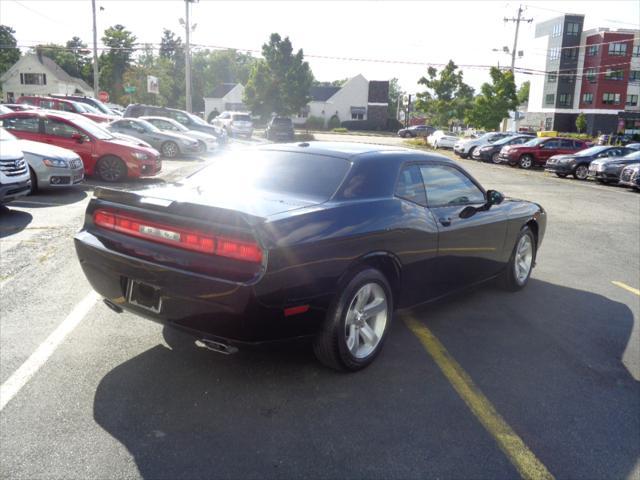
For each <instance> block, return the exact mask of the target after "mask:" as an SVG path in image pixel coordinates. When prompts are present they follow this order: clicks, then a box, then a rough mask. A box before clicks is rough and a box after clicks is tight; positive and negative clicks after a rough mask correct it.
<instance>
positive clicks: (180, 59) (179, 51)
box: [158, 28, 195, 108]
mask: <svg viewBox="0 0 640 480" xmlns="http://www.w3.org/2000/svg"><path fill="white" fill-rule="evenodd" d="M159 57H160V58H159V59H158V67H159V69H160V70H161V72H158V78H161V77H163V76H164V73H165V71H166V69H167V68H168V67H170V68H172V70H173V76H172V78H171V81H170V86H171V88H170V91H169V92H168V97H167V101H168V106H169V107H177V108H184V105H185V95H186V87H185V78H184V69H185V52H184V44H183V43H182V39H181V38H180V37H177V36H176V34H175V33H174V32H172V31H171V30H168V29H166V28H165V29H164V30H163V32H162V38H161V39H160V52H159ZM192 72H193V68H192ZM194 76H195V75H193V74H192V80H191V82H192V84H193V77H194ZM165 83H166V82H165ZM192 86H193V85H192ZM160 90H161V91H162V84H161V85H160Z"/></svg>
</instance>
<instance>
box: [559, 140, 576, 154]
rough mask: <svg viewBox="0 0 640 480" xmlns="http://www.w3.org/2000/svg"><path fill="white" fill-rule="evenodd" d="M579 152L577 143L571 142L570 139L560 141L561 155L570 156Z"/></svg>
mask: <svg viewBox="0 0 640 480" xmlns="http://www.w3.org/2000/svg"><path fill="white" fill-rule="evenodd" d="M577 150H578V147H577V142H574V141H573V140H570V139H568V138H562V139H560V148H559V150H558V153H559V154H561V155H569V154H572V153H575V152H576V151H577Z"/></svg>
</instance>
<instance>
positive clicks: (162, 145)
mask: <svg viewBox="0 0 640 480" xmlns="http://www.w3.org/2000/svg"><path fill="white" fill-rule="evenodd" d="M106 128H107V129H108V130H109V131H111V132H114V133H120V134H125V135H129V136H131V137H136V138H139V139H140V140H143V141H145V142H147V143H148V144H150V145H151V146H152V147H153V148H155V149H156V150H158V151H159V152H160V153H161V154H162V155H163V156H165V157H167V158H175V157H177V156H178V155H180V154H182V155H193V154H197V153H198V148H199V145H198V141H197V140H193V139H192V138H189V137H187V136H186V135H181V134H179V133H174V132H165V131H162V130H160V129H159V128H158V127H156V126H154V125H152V124H150V123H149V122H147V121H146V120H141V119H139V118H122V119H119V120H114V121H113V122H111V123H109V124H107V126H106Z"/></svg>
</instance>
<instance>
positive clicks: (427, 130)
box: [398, 125, 436, 138]
mask: <svg viewBox="0 0 640 480" xmlns="http://www.w3.org/2000/svg"><path fill="white" fill-rule="evenodd" d="M435 131H436V128H435V127H431V126H429V125H412V126H410V127H407V128H401V129H400V130H398V136H399V137H402V138H416V137H425V138H426V137H428V136H429V135H431V134H432V133H433V132H435Z"/></svg>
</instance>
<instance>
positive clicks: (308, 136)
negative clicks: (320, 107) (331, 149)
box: [293, 133, 316, 142]
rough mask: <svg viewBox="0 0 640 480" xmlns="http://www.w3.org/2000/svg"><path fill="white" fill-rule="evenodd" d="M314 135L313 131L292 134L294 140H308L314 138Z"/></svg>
mask: <svg viewBox="0 0 640 480" xmlns="http://www.w3.org/2000/svg"><path fill="white" fill-rule="evenodd" d="M315 139H316V137H314V136H313V133H296V134H295V135H294V136H293V141H294V142H308V141H310V140H315Z"/></svg>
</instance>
